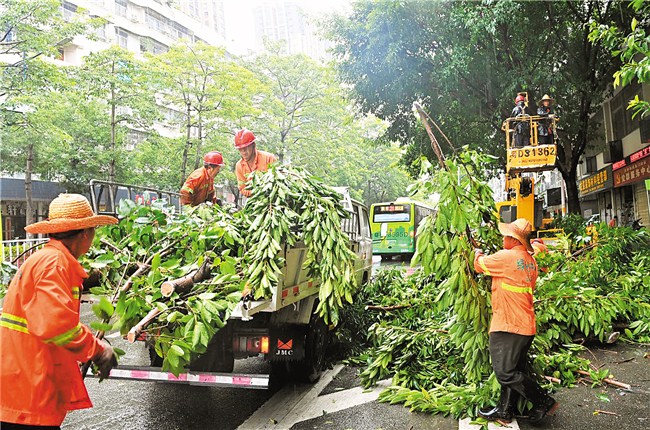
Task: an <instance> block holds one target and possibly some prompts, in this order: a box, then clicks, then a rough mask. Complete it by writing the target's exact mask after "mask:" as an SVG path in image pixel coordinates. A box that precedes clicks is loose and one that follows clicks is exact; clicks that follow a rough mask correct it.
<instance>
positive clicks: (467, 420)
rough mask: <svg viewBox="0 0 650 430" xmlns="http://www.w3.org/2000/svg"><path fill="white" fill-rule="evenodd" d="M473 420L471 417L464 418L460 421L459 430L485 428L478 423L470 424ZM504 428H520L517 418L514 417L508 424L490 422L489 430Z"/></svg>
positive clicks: (515, 429)
mask: <svg viewBox="0 0 650 430" xmlns="http://www.w3.org/2000/svg"><path fill="white" fill-rule="evenodd" d="M471 421H472V420H471V418H463V419H462V420H460V421H458V430H480V429H482V428H483V427H481V426H480V425H478V424H470V422H471ZM503 429H510V430H519V424H517V420H516V419H513V420H512V422H511V423H510V424H508V425H506V426H502V425H499V424H496V423H493V422H490V423H488V430H503Z"/></svg>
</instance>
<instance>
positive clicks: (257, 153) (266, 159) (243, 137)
mask: <svg viewBox="0 0 650 430" xmlns="http://www.w3.org/2000/svg"><path fill="white" fill-rule="evenodd" d="M255 140H256V138H255V135H254V134H253V132H252V131H250V130H247V129H245V128H242V129H241V130H239V131H238V132H237V133H236V134H235V148H236V149H238V150H239V154H240V155H241V160H239V161H238V162H237V165H236V166H235V175H236V176H237V182H238V184H239V192H240V193H242V194H243V195H244V196H246V197H250V195H251V190H247V189H246V181H248V179H249V176H250V174H251V173H252V172H254V171H260V172H266V171H267V170H268V169H269V164H271V163H275V162H276V161H277V160H278V158H277V157H276V156H275V155H273V154H271V153H270V152H266V151H262V150H259V149H257V148H256V146H257V144H256V143H255Z"/></svg>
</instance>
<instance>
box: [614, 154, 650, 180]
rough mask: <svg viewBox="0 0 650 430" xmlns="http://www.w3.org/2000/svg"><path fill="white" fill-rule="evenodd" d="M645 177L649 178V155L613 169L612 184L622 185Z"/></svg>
mask: <svg viewBox="0 0 650 430" xmlns="http://www.w3.org/2000/svg"><path fill="white" fill-rule="evenodd" d="M647 178H650V157H645V158H643V159H641V160H640V161H637V162H636V163H633V164H630V165H627V166H625V167H622V168H620V169H618V170H616V171H614V186H615V187H622V186H623V185H627V184H631V183H634V182H638V181H642V180H644V179H647Z"/></svg>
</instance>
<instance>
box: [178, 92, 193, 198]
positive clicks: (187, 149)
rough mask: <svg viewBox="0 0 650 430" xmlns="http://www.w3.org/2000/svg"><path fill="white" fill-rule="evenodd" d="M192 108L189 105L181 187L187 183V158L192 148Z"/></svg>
mask: <svg viewBox="0 0 650 430" xmlns="http://www.w3.org/2000/svg"><path fill="white" fill-rule="evenodd" d="M191 106H192V105H190V104H189V103H187V123H186V124H185V148H183V160H182V162H181V185H180V186H181V187H182V186H183V184H184V183H185V178H186V177H187V174H186V171H187V156H188V155H189V152H190V147H191V146H192V136H191V132H192V111H191Z"/></svg>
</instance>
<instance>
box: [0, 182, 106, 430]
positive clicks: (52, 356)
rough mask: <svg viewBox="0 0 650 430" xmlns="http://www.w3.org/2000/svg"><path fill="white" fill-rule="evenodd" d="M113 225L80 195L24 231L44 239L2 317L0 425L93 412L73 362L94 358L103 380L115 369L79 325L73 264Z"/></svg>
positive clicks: (77, 271)
mask: <svg viewBox="0 0 650 430" xmlns="http://www.w3.org/2000/svg"><path fill="white" fill-rule="evenodd" d="M116 222H117V219H115V218H113V217H111V216H106V215H95V214H94V213H93V211H92V209H91V208H90V204H89V203H88V200H86V198H85V197H84V196H82V195H79V194H61V195H59V196H58V197H57V198H55V199H54V200H53V201H52V203H51V204H50V208H49V219H47V220H46V221H41V222H37V223H35V224H30V225H28V226H27V227H25V230H27V232H29V233H32V234H48V235H49V237H50V241H49V242H48V243H47V244H46V245H45V247H43V248H42V249H40V250H39V251H37V252H36V253H34V254H33V255H32V256H30V257H29V258H28V259H27V260H26V261H25V263H23V265H22V266H21V267H20V269H19V270H18V273H16V275H15V276H14V278H13V280H12V281H11V284H10V285H9V289H8V292H7V296H6V298H5V301H4V307H3V309H2V314H0V380H1V381H2V383H1V384H0V421H1V422H2V423H1V425H0V427H2V429H3V430H5V429H13V428H30V427H35V426H39V427H41V426H42V427H47V428H58V427H59V426H60V425H61V423H62V422H63V420H64V418H65V416H66V414H67V411H69V410H74V409H82V408H89V407H92V403H91V402H90V399H89V397H88V392H87V391H86V387H85V385H84V382H83V378H82V376H81V372H80V370H79V365H78V363H79V362H85V361H88V360H92V361H93V362H94V363H95V364H96V365H97V366H98V367H99V371H100V376H102V377H106V376H108V373H109V372H110V369H111V368H112V367H113V366H114V365H115V364H116V363H117V362H116V360H115V355H114V352H113V349H112V348H111V346H110V345H109V344H108V343H106V342H105V341H103V340H99V339H97V338H96V337H95V336H93V334H92V333H91V331H90V329H89V328H88V327H86V326H85V325H83V324H81V323H80V322H79V307H80V298H81V290H82V283H83V279H84V278H86V277H87V276H88V275H87V274H86V272H85V271H84V269H83V268H82V266H81V264H79V261H78V258H79V257H81V256H82V255H83V254H85V253H86V252H88V249H90V246H91V245H92V241H93V238H94V237H95V228H96V227H98V226H103V225H109V224H115V223H116Z"/></svg>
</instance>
